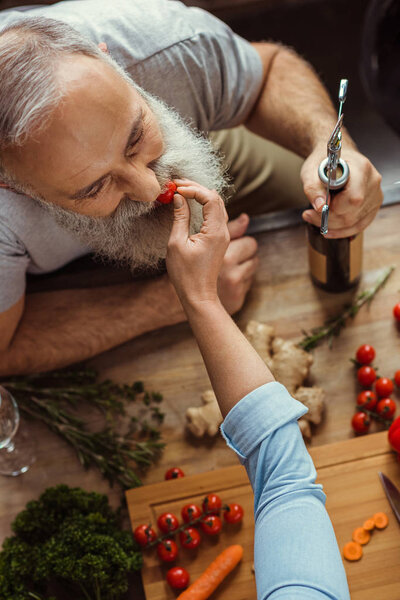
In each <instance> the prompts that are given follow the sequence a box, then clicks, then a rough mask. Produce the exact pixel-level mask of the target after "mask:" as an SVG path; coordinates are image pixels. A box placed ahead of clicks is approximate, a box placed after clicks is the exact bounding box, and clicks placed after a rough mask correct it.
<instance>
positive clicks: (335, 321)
mask: <svg viewBox="0 0 400 600" xmlns="http://www.w3.org/2000/svg"><path fill="white" fill-rule="evenodd" d="M393 271H394V266H393V265H392V266H390V267H388V268H387V269H385V271H384V273H383V274H382V276H381V277H380V278H379V279H378V280H377V281H376V283H375V284H374V285H373V286H372V287H371V288H369V289H367V290H364V291H363V292H361V294H359V295H358V296H357V298H356V300H355V301H354V302H353V303H352V304H348V305H345V306H344V307H343V309H342V311H341V312H340V313H339V314H337V315H335V316H334V317H331V318H329V319H328V320H327V321H325V323H324V324H323V325H322V326H320V327H315V328H314V329H312V330H311V332H307V331H303V333H304V338H303V339H302V340H301V342H299V344H298V345H299V346H300V348H303V350H306V351H307V352H309V351H310V350H312V349H313V348H315V347H316V346H318V344H320V343H321V342H322V341H323V340H324V339H326V338H327V339H328V344H329V347H330V348H331V347H332V342H333V338H334V337H337V336H338V335H339V334H340V332H341V331H342V329H343V328H344V327H345V326H346V322H347V319H349V318H350V319H354V317H355V316H356V314H357V313H358V311H359V310H360V308H361V307H362V306H364V304H370V303H371V302H372V300H373V298H374V296H375V294H376V293H377V292H378V291H379V290H380V289H381V288H382V287H383V286H384V285H385V283H386V282H387V280H388V279H389V277H390V275H391V274H392V272H393Z"/></svg>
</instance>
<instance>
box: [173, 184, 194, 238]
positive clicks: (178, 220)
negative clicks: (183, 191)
mask: <svg viewBox="0 0 400 600" xmlns="http://www.w3.org/2000/svg"><path fill="white" fill-rule="evenodd" d="M189 226H190V208H189V205H188V203H187V202H186V199H185V198H184V197H183V196H181V195H180V194H174V221H173V223H172V230H171V236H170V239H173V238H174V237H177V238H179V239H181V238H183V237H184V239H187V238H188V237H189Z"/></svg>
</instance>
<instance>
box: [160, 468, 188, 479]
mask: <svg viewBox="0 0 400 600" xmlns="http://www.w3.org/2000/svg"><path fill="white" fill-rule="evenodd" d="M164 477H165V479H167V480H168V479H178V478H179V477H185V473H184V472H183V471H182V469H180V468H179V467H172V469H168V471H167V472H166V473H165V476H164Z"/></svg>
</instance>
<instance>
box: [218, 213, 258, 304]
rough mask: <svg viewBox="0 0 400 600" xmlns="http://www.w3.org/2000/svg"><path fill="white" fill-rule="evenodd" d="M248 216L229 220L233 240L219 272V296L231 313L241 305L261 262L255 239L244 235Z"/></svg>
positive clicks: (244, 215)
mask: <svg viewBox="0 0 400 600" xmlns="http://www.w3.org/2000/svg"><path fill="white" fill-rule="evenodd" d="M249 220H250V219H249V217H248V215H246V214H243V215H240V217H238V218H237V219H234V220H233V221H229V223H228V230H229V235H230V236H231V241H230V243H229V246H228V249H227V251H226V253H225V257H224V261H223V263H222V267H221V270H220V272H219V278H218V296H219V298H220V300H221V302H222V304H223V305H224V307H225V308H226V310H227V311H228V313H229V314H231V315H233V314H234V313H236V312H237V311H238V310H240V309H241V308H242V306H243V303H244V301H245V298H246V295H247V292H248V291H249V289H250V287H251V284H252V282H253V278H254V274H255V272H256V270H257V267H258V263H259V258H258V256H257V250H258V244H257V242H256V240H255V239H254V238H252V237H249V236H245V235H244V234H245V232H246V229H247V227H248V225H249Z"/></svg>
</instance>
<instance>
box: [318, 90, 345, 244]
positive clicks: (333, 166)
mask: <svg viewBox="0 0 400 600" xmlns="http://www.w3.org/2000/svg"><path fill="white" fill-rule="evenodd" d="M348 83H349V82H348V80H347V79H342V80H341V81H340V87H339V112H338V120H337V123H336V125H335V128H334V130H333V131H332V134H331V136H330V138H329V140H328V156H327V158H325V160H323V161H322V162H321V164H320V165H319V168H318V175H319V178H320V180H321V181H322V183H324V184H325V185H326V198H325V205H324V207H323V209H322V214H321V228H320V231H321V234H322V235H326V234H327V233H328V218H329V198H330V194H331V192H334V191H338V190H340V189H342V188H343V187H344V186H345V185H346V183H347V180H348V178H349V176H350V169H349V166H348V164H347V162H346V161H345V160H343V159H341V158H340V152H341V150H342V131H341V128H342V125H343V117H344V115H343V105H344V103H345V101H346V96H347V88H348ZM338 171H339V174H338Z"/></svg>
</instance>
